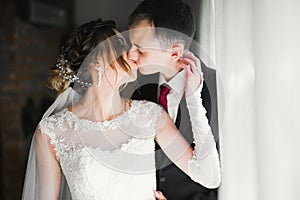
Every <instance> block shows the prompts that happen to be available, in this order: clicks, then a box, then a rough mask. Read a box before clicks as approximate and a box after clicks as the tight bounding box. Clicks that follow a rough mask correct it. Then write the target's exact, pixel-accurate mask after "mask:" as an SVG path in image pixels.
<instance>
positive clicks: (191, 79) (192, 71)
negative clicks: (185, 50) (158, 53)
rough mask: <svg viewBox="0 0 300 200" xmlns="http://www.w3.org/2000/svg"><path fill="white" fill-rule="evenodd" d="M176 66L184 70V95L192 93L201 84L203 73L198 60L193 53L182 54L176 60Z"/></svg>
mask: <svg viewBox="0 0 300 200" xmlns="http://www.w3.org/2000/svg"><path fill="white" fill-rule="evenodd" d="M178 66H179V67H181V68H183V69H184V70H185V72H186V86H185V97H188V96H190V95H192V94H193V93H194V92H196V91H197V90H198V89H199V90H200V91H201V90H202V86H203V73H202V70H201V63H200V60H199V59H198V58H197V57H196V56H194V55H193V53H189V54H184V55H183V57H182V58H180V59H179V60H178Z"/></svg>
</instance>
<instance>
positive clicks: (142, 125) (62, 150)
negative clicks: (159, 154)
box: [39, 101, 162, 200]
mask: <svg viewBox="0 0 300 200" xmlns="http://www.w3.org/2000/svg"><path fill="white" fill-rule="evenodd" d="M161 111H162V109H161V107H160V106H158V105H156V104H154V103H150V102H147V101H133V102H132V105H131V108H129V109H128V110H127V111H126V112H124V113H123V114H122V115H120V116H118V117H116V118H115V119H113V120H110V121H104V122H94V121H89V120H86V119H80V118H79V117H78V116H77V115H76V114H74V113H72V112H70V111H68V110H67V109H64V110H62V111H60V112H58V113H57V114H55V115H53V116H50V117H48V118H45V119H43V120H42V121H41V122H40V124H39V128H40V130H41V132H42V133H44V134H46V135H48V136H49V138H50V143H51V144H52V145H53V146H54V150H55V152H56V155H57V157H59V159H60V165H61V168H62V171H63V173H64V174H65V177H66V179H67V182H68V185H69V188H70V191H71V194H72V198H73V199H74V200H76V199H87V200H93V199H97V200H98V199H155V198H154V197H153V190H155V189H156V181H155V179H156V177H155V157H154V151H155V145H154V136H155V127H156V121H157V118H158V117H159V115H161V113H162V112H161ZM120 127H122V128H124V127H125V128H126V129H128V130H131V131H132V130H134V131H135V132H136V133H134V134H132V137H130V138H129V139H127V140H126V141H124V142H123V143H121V145H120V146H119V147H117V148H115V149H114V150H107V149H105V148H103V147H102V146H95V145H92V144H89V143H86V142H83V141H84V140H85V137H86V136H87V135H88V136H91V135H93V134H96V135H101V134H103V133H104V132H105V133H106V132H107V131H118V130H119V129H120V130H121V131H122V128H120ZM91 133H92V134H91ZM109 134H110V132H109ZM91 142H94V141H93V140H91ZM96 144H97V143H96ZM127 196H128V198H126V197H127Z"/></svg>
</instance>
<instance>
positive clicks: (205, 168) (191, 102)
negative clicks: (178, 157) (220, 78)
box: [186, 91, 221, 188]
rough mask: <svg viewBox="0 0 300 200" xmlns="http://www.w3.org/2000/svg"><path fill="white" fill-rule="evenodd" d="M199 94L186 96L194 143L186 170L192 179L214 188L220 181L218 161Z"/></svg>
mask: <svg viewBox="0 0 300 200" xmlns="http://www.w3.org/2000/svg"><path fill="white" fill-rule="evenodd" d="M200 95H201V93H200V92H199V91H197V92H195V93H194V94H193V95H191V96H189V97H187V98H186V102H187V107H188V110H189V114H190V119H191V124H192V131H193V136H194V143H195V148H194V151H193V157H192V159H191V160H190V161H189V162H188V172H189V175H190V177H191V178H192V179H193V180H194V181H196V182H199V183H201V184H202V185H204V186H205V187H207V188H215V187H218V186H219V184H220V181H221V175H220V162H219V156H218V152H217V149H216V143H215V140H214V137H213V134H212V132H211V128H210V126H209V124H208V119H207V118H206V115H205V113H206V110H205V108H204V107H203V105H202V99H201V96H200Z"/></svg>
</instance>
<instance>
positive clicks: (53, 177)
mask: <svg viewBox="0 0 300 200" xmlns="http://www.w3.org/2000/svg"><path fill="white" fill-rule="evenodd" d="M35 147H36V154H37V167H38V171H39V173H38V176H39V177H37V178H38V179H39V186H38V187H39V188H38V196H39V199H43V200H44V199H45V200H58V199H59V195H60V184H61V168H60V165H59V162H58V159H57V157H56V155H55V150H54V149H53V145H52V144H51V143H50V138H49V136H48V135H46V134H43V133H42V132H41V131H40V130H39V129H37V131H36V133H35Z"/></svg>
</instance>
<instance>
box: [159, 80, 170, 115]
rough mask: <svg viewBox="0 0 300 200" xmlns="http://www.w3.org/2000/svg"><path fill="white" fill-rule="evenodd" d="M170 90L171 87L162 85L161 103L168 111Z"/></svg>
mask: <svg viewBox="0 0 300 200" xmlns="http://www.w3.org/2000/svg"><path fill="white" fill-rule="evenodd" d="M170 90H171V89H170V88H168V87H166V86H164V85H161V86H160V96H159V104H160V105H162V106H163V107H164V108H165V110H166V111H167V112H168V103H167V95H168V94H169V92H170Z"/></svg>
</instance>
